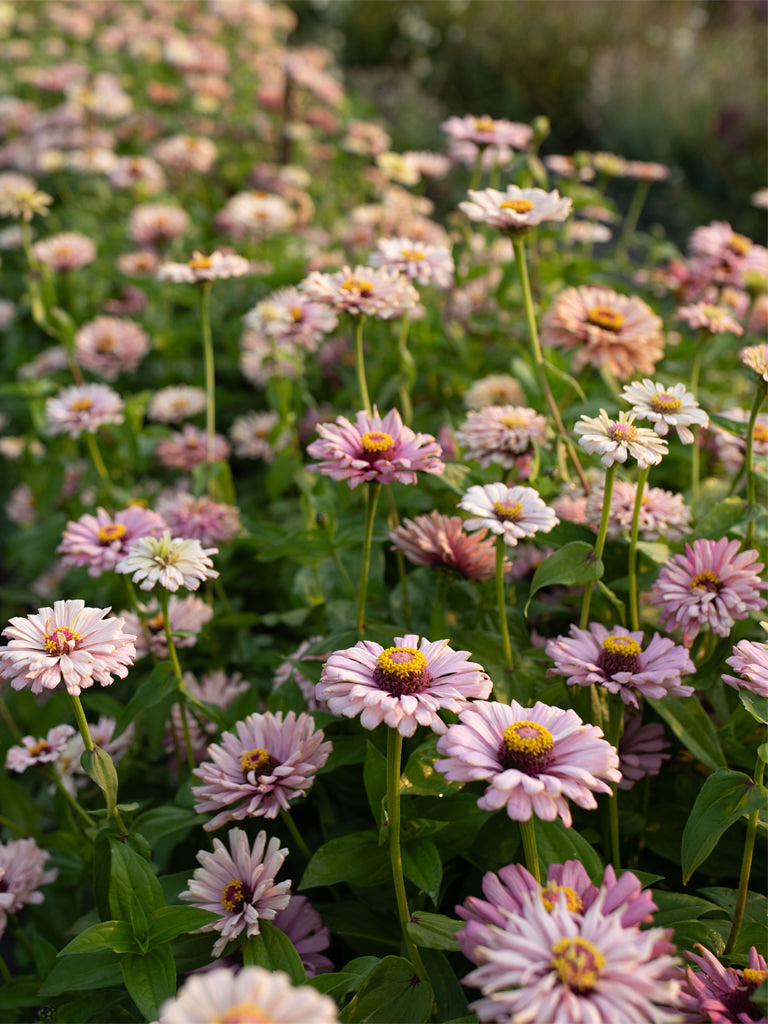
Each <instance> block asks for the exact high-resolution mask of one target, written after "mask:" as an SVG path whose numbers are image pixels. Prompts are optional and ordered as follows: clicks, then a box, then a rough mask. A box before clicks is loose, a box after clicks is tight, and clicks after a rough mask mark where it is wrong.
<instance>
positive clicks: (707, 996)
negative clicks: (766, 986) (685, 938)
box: [680, 943, 768, 1024]
mask: <svg viewBox="0 0 768 1024" xmlns="http://www.w3.org/2000/svg"><path fill="white" fill-rule="evenodd" d="M695 948H696V949H698V950H699V953H698V954H697V953H691V952H689V951H688V950H686V952H685V955H686V957H687V958H688V959H689V960H691V961H692V962H693V964H694V965H695V966H696V967H698V968H699V969H698V970H694V969H693V967H692V966H690V965H688V966H686V969H685V981H684V982H683V986H682V989H681V992H680V995H681V999H682V1004H683V1007H684V1008H685V1010H686V1011H687V1013H688V1014H689V1015H690V1017H689V1018H687V1019H695V1020H697V1021H698V1020H707V1021H711V1022H713V1024H728V1022H730V1021H738V1022H739V1024H749V1022H751V1021H755V1022H758V1024H760V1022H763V1021H765V1019H766V1018H765V1014H764V1012H763V1008H762V1006H761V1005H760V1004H759V1003H758V1001H757V1000H753V998H752V996H753V995H754V993H755V991H756V989H758V988H759V987H760V985H762V984H763V982H764V981H765V980H766V978H768V969H766V968H767V967H768V965H766V962H765V958H764V957H763V956H761V955H760V953H758V952H757V949H756V948H755V946H751V947H750V950H749V966H748V967H744V968H740V967H725V966H723V964H721V963H720V961H719V960H718V959H717V957H716V956H715V955H714V953H712V952H710V950H708V949H705V948H704V946H700V945H699V944H698V943H696V945H695Z"/></svg>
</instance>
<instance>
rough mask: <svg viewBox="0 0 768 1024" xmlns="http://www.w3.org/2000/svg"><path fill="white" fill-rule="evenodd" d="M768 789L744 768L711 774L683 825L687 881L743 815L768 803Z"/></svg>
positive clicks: (684, 866)
mask: <svg viewBox="0 0 768 1024" xmlns="http://www.w3.org/2000/svg"><path fill="white" fill-rule="evenodd" d="M767 798H768V790H767V789H766V788H765V786H756V785H755V783H754V782H753V781H752V779H750V777H749V776H748V775H745V774H744V773H743V772H734V771H730V770H729V769H727V768H722V769H720V770H719V771H716V772H715V773H714V775H710V776H709V778H708V779H706V780H705V782H704V785H703V786H702V787H701V790H700V791H699V795H698V796H697V797H696V802H695V803H694V805H693V807H692V809H691V813H690V815H689V816H688V820H687V821H686V823H685V828H684V829H683V842H682V850H681V856H682V868H683V882H687V881H688V879H689V878H690V877H691V875H692V874H693V872H694V871H695V870H696V868H697V867H698V866H699V865H700V864H703V863H704V861H705V860H706V859H707V857H708V856H709V855H710V853H712V851H713V850H714V848H715V847H716V846H717V842H718V840H719V839H720V836H721V835H722V834H723V832H725V830H726V829H727V828H730V826H731V825H733V824H734V823H735V822H737V821H738V820H739V818H743V817H744V816H745V815H748V814H751V813H752V812H753V811H757V810H759V809H760V808H761V807H762V806H764V805H765V802H766V799H767Z"/></svg>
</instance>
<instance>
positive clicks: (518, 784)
mask: <svg viewBox="0 0 768 1024" xmlns="http://www.w3.org/2000/svg"><path fill="white" fill-rule="evenodd" d="M459 718H460V720H461V721H460V722H459V723H458V724H454V725H450V726H449V727H448V732H447V733H446V735H445V736H441V737H440V739H439V740H438V741H437V751H438V753H439V754H442V755H443V757H444V758H445V759H444V760H438V761H435V768H436V769H437V770H438V771H439V772H443V773H444V774H445V776H446V778H447V779H449V780H457V781H460V782H471V781H474V780H477V779H479V780H482V781H484V782H487V783H488V786H487V788H486V790H485V793H484V794H483V796H481V797H480V798H479V800H478V801H477V804H478V807H481V808H482V809H483V810H488V811H497V810H499V808H501V807H506V811H507V814H508V815H509V817H510V818H512V819H513V820H515V821H529V820H530V818H531V817H532V816H533V815H535V816H536V817H537V818H541V819H542V820H543V821H554V819H555V818H557V817H558V816H559V817H560V818H561V819H562V821H563V823H564V824H565V825H567V826H570V824H571V811H570V808H569V806H568V800H573V801H574V803H576V804H578V805H579V807H584V808H587V809H589V810H591V809H593V808H595V807H597V801H596V800H595V797H594V794H595V793H610V792H611V787H610V785H609V783H611V782H619V781H620V780H621V773H620V772H619V771H618V764H619V757H618V754H617V753H616V751H615V750H614V748H613V747H612V746H611V745H610V743H608V742H607V741H606V740H605V739H604V738H603V732H602V729H598V728H597V727H596V726H594V725H585V724H584V723H583V722H582V720H581V719H580V718H579V716H578V715H577V714H576V712H575V711H572V710H570V709H569V710H567V711H564V710H563V709H562V708H556V707H549V706H548V705H547V704H542V703H541V701H537V702H536V704H534V706H533V707H532V708H526V707H523V706H522V704H518V702H517V701H516V700H513V701H512V703H511V704H499V703H497V702H496V701H484V700H483V701H475V702H474V703H473V704H472V705H471V706H470V707H469V708H467V709H466V710H465V711H462V712H461V713H460V715H459Z"/></svg>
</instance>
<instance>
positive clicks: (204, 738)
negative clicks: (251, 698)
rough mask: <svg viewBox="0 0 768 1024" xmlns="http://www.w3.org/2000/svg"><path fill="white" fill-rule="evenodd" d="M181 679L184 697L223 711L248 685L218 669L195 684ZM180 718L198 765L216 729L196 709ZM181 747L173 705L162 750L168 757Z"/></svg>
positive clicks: (179, 725) (186, 677) (190, 677)
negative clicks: (186, 695) (186, 696)
mask: <svg viewBox="0 0 768 1024" xmlns="http://www.w3.org/2000/svg"><path fill="white" fill-rule="evenodd" d="M190 596H192V595H190ZM183 679H184V688H185V690H186V692H187V694H188V695H189V696H190V697H192V698H193V699H194V700H195V701H202V702H203V703H204V704H212V705H213V706H214V707H217V708H222V709H223V708H227V707H228V706H229V705H230V704H231V703H232V701H233V700H234V699H235V698H236V697H239V696H240V694H241V693H246V692H247V691H248V690H249V689H250V687H251V684H250V683H249V682H247V681H246V680H245V679H243V677H242V676H241V675H240V673H239V672H235V673H234V675H232V676H228V675H227V674H226V672H224V671H223V670H222V669H220V668H218V669H214V670H213V671H212V672H206V673H205V675H203V676H202V677H201V678H200V680H199V681H198V680H197V679H196V678H195V677H194V676H193V675H192V673H191V672H185V673H184V677H183ZM184 718H185V719H186V723H187V726H186V731H187V732H188V734H189V739H190V746H191V748H192V753H193V754H194V758H195V762H198V761H201V760H202V759H203V758H204V757H205V755H206V753H207V751H208V744H209V743H210V742H211V740H212V739H213V738H214V736H215V735H216V733H217V732H218V726H217V725H216V723H215V722H213V721H211V720H210V719H206V718H205V715H204V714H200V713H199V707H198V708H196V710H195V716H194V717H193V716H192V714H190V712H189V711H186V710H185V711H184ZM185 743H186V735H185V729H184V720H183V719H182V710H181V707H180V705H179V704H174V705H173V706H172V708H171V720H170V722H168V721H167V722H166V725H165V736H164V737H163V746H164V747H165V749H166V750H167V751H168V752H169V753H172V754H175V752H176V750H183V749H184V744H185Z"/></svg>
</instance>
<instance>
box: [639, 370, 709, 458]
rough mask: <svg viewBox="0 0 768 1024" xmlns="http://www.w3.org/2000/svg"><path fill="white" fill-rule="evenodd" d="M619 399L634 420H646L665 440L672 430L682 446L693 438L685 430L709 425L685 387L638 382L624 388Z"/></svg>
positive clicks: (689, 431) (655, 382) (649, 381)
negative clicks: (621, 399)
mask: <svg viewBox="0 0 768 1024" xmlns="http://www.w3.org/2000/svg"><path fill="white" fill-rule="evenodd" d="M619 397H620V398H623V399H624V401H626V402H630V403H631V404H632V411H633V412H634V413H635V415H636V416H639V417H641V418H642V419H646V420H650V422H651V423H653V429H654V430H655V431H656V433H657V434H658V435H659V436H660V437H666V436H667V434H668V433H669V428H670V427H674V428H675V430H676V431H677V436H678V437H679V438H680V440H681V441H682V442H683V444H693V441H694V435H693V431H691V430H690V429H689V428H690V427H692V426H698V427H706V426H708V425H709V416H707V414H706V413H705V412H704V410H703V409H701V408H699V403H698V402H697V401H696V398H695V397H694V395H692V394H691V392H690V391H687V390H686V387H685V384H673V386H672V387H671V388H665V387H664V385H663V384H660V383H659V382H658V381H652V380H650V378H648V377H646V378H645V379H644V380H643V381H642V382H641V381H633V382H632V383H631V384H626V385H625V387H624V390H623V391H622V393H621V395H620V396H619Z"/></svg>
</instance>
